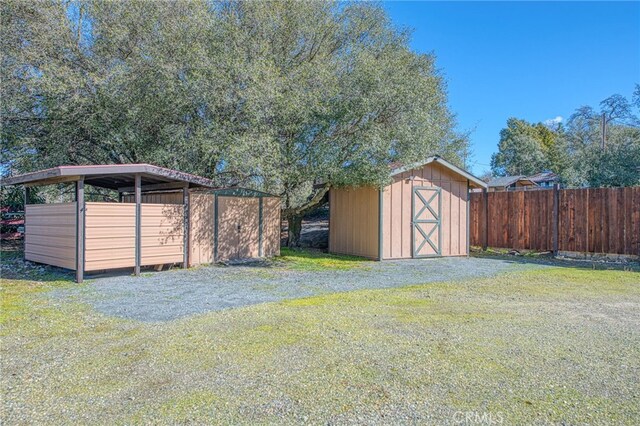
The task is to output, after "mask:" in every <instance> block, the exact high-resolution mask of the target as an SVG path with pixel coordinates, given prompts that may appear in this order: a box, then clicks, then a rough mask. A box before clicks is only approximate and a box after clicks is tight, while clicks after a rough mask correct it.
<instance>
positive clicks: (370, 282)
mask: <svg viewBox="0 0 640 426" xmlns="http://www.w3.org/2000/svg"><path fill="white" fill-rule="evenodd" d="M542 267H545V266H542V265H528V264H522V263H516V262H513V261H509V260H504V259H491V258H487V259H480V258H473V257H471V258H467V257H458V258H439V259H418V260H402V261H385V262H362V266H360V267H356V268H353V269H349V270H324V271H296V270H289V269H288V268H286V266H284V265H282V264H279V263H256V264H245V265H235V266H229V267H220V266H209V267H200V268H194V269H190V270H186V271H185V270H180V269H176V270H172V271H164V272H153V273H145V274H143V276H140V277H135V276H130V275H118V276H110V277H104V278H95V279H93V280H91V281H90V282H89V284H88V285H87V286H82V287H75V288H70V289H65V290H60V291H56V292H54V293H53V295H54V296H55V297H60V298H63V299H64V298H71V299H75V300H77V301H80V302H84V303H88V304H90V305H91V306H92V307H93V308H94V309H96V310H97V311H98V312H101V313H103V314H106V315H112V316H116V317H120V318H127V319H134V320H139V321H150V322H152V321H170V320H174V319H177V318H182V317H187V316H190V315H194V314H201V313H204V312H209V311H218V310H222V309H228V308H237V307H241V306H248V305H254V304H258V303H263V302H274V301H279V300H284V299H292V298H301V297H309V296H315V295H320V294H327V293H336V292H345V291H353V290H362V289H380V288H392V287H402V286H406V285H412V284H424V283H429V282H438V281H460V280H464V279H469V278H474V277H475V278H481V277H489V276H495V275H497V274H500V273H503V272H506V271H515V270H523V269H531V268H542Z"/></svg>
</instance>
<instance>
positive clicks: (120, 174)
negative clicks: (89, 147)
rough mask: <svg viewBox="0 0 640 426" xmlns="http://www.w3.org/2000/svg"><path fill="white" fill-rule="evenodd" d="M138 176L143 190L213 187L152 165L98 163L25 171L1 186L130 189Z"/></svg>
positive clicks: (200, 180)
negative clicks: (68, 184) (81, 183)
mask: <svg viewBox="0 0 640 426" xmlns="http://www.w3.org/2000/svg"><path fill="white" fill-rule="evenodd" d="M136 175H140V177H141V181H142V186H143V190H145V189H146V190H154V189H168V187H170V186H172V185H173V186H176V187H177V186H179V185H184V184H187V185H188V186H189V187H205V188H215V185H214V183H213V181H212V180H210V179H207V178H205V177H202V176H196V175H192V174H189V173H184V172H180V171H178V170H171V169H165V168H164V167H158V166H154V165H152V164H101V165H91V166H58V167H53V168H51V169H45V170H39V171H36V172H31V173H25V174H23V175H18V176H13V177H9V178H6V179H3V180H2V184H3V185H26V186H39V185H52V184H56V183H63V182H74V181H78V180H80V179H84V182H85V183H86V184H88V185H93V186H97V187H101V188H108V189H113V190H118V191H121V192H131V191H133V185H134V182H135V176H136Z"/></svg>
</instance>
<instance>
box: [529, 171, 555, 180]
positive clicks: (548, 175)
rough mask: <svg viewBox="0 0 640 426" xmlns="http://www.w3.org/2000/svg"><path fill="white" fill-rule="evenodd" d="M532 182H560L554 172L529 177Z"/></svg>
mask: <svg viewBox="0 0 640 426" xmlns="http://www.w3.org/2000/svg"><path fill="white" fill-rule="evenodd" d="M528 178H529V180H531V181H532V182H535V183H538V182H548V181H555V180H558V175H557V174H555V173H553V172H542V173H536V174H535V175H531V176H529V177H528Z"/></svg>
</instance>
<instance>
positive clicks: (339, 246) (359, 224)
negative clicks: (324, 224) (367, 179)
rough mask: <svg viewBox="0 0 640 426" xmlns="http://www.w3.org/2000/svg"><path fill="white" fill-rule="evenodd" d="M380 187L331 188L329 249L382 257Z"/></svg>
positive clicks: (372, 257) (336, 251)
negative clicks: (380, 255)
mask: <svg viewBox="0 0 640 426" xmlns="http://www.w3.org/2000/svg"><path fill="white" fill-rule="evenodd" d="M378 203H379V192H378V189H377V188H372V187H361V188H333V189H331V191H330V192H329V215H330V217H329V251H330V252H332V253H342V254H351V255H355V256H363V257H368V258H371V259H377V258H378V230H379V222H378V217H379V211H378Z"/></svg>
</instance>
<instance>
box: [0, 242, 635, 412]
mask: <svg viewBox="0 0 640 426" xmlns="http://www.w3.org/2000/svg"><path fill="white" fill-rule="evenodd" d="M283 254H284V256H283V257H285V258H290V259H292V260H289V261H288V262H291V263H292V264H296V265H304V266H301V267H300V269H301V270H317V269H309V268H311V267H313V268H323V267H326V263H325V262H337V263H340V262H347V263H346V265H350V267H359V265H366V262H362V261H360V260H355V259H349V258H346V259H345V258H343V257H341V256H340V257H339V259H334V257H333V256H326V255H318V256H315V255H308V254H305V255H303V256H298V255H297V253H296V252H293V253H292V252H288V251H283ZM319 265H322V266H319ZM342 265H343V266H346V265H345V264H344V263H343V264H342ZM639 277H640V275H639V274H637V273H632V272H625V271H591V270H582V269H574V268H553V269H544V270H542V269H539V270H531V271H527V272H518V273H510V274H504V275H501V276H498V277H496V278H491V279H478V280H469V281H461V282H443V283H433V284H427V285H416V286H410V287H405V288H400V289H385V290H366V291H356V292H349V293H338V294H327V295H322V296H317V297H311V298H305V299H297V300H288V301H283V302H277V303H268V304H260V305H255V306H251V307H247V308H241V309H232V310H227V311H220V312H212V313H207V314H203V315H199V316H194V317H190V318H186V319H182V320H176V321H172V322H167V323H159V324H145V323H139V322H134V321H125V320H118V319H115V318H110V317H105V316H102V315H100V314H98V313H96V312H94V311H92V310H91V309H89V308H88V307H87V306H83V305H78V304H74V303H61V302H59V301H56V300H55V299H52V298H49V297H47V295H48V292H49V290H51V289H55V288H59V287H64V286H67V285H73V284H69V283H68V282H65V281H60V282H56V281H51V282H36V281H33V280H6V279H5V280H2V282H1V285H2V302H3V313H4V312H5V307H6V313H5V315H4V317H3V321H4V322H3V324H2V335H1V339H2V341H1V342H0V343H2V344H1V345H0V355H1V357H0V362H1V363H2V364H1V366H2V370H3V374H2V376H0V383H1V385H2V392H3V395H4V397H3V398H2V400H3V401H2V413H1V414H2V420H3V423H7V424H9V423H16V421H12V420H16V419H17V417H13V416H16V415H17V414H18V413H19V414H20V415H21V416H22V417H21V418H22V420H23V422H24V423H39V422H40V423H53V424H56V423H57V424H59V423H76V422H83V423H105V422H107V421H108V422H109V423H112V424H148V423H160V424H184V423H196V424H209V423H247V424H248V423H252V424H255V423H261V424H264V423H279V424H281V423H289V424H296V423H305V422H306V423H309V422H310V423H314V424H316V423H327V422H333V423H349V422H356V423H372V422H375V421H378V422H382V423H403V422H404V423H407V422H408V421H407V420H406V419H407V418H413V419H415V422H416V423H443V422H447V421H448V422H451V421H452V417H451V416H452V414H453V413H455V412H456V411H478V412H481V413H482V412H486V411H488V412H492V413H494V414H496V413H500V415H501V416H502V417H503V418H504V422H505V424H526V423H565V424H580V423H592V424H606V423H609V424H612V423H615V424H634V423H635V421H636V420H637V418H638V417H639V416H640V408H639V406H638V404H637V402H638V401H637V395H639V394H640V387H639V385H638V381H637V369H636V368H635V366H637V365H638V364H639V363H640V331H638V330H640V318H639V316H638V309H639V307H640V278H639ZM5 303H6V304H5ZM9 389H13V391H11V392H10V393H9ZM398 413H403V415H406V416H409V417H396V415H397V414H398ZM427 415H429V416H431V417H427ZM358 418H360V419H361V420H359V421H358ZM104 419H108V420H104ZM403 420H404V421H403Z"/></svg>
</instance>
